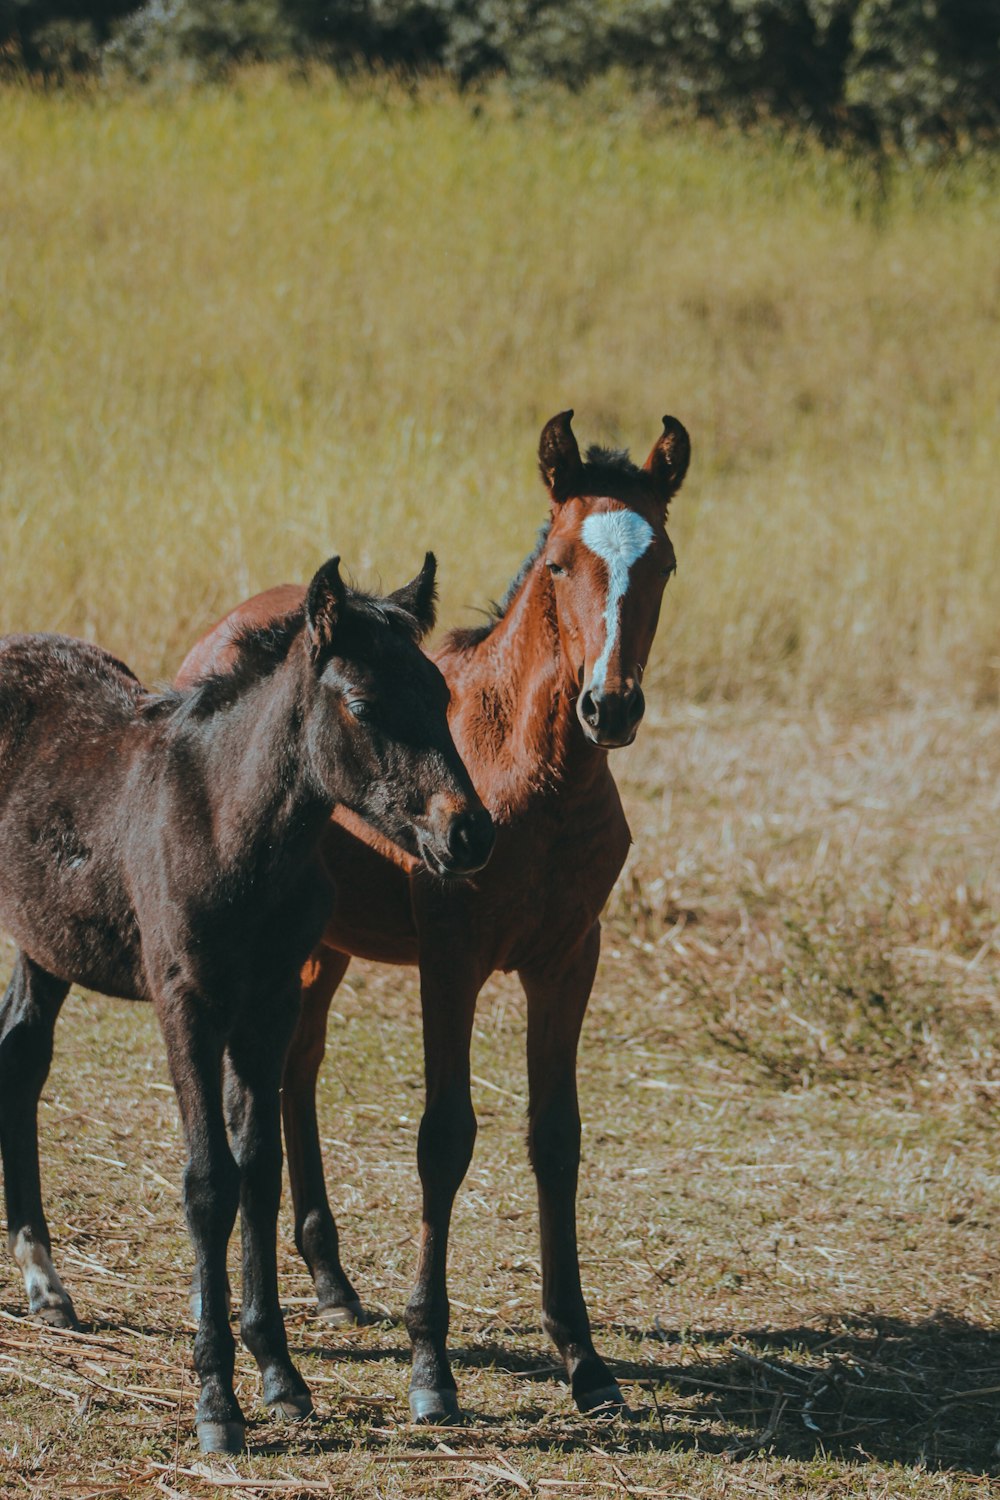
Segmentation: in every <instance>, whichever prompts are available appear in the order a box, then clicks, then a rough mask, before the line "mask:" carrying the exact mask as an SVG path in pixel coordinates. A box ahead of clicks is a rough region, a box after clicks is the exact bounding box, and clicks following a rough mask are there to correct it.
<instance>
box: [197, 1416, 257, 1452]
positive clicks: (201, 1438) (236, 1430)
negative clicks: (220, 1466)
mask: <svg viewBox="0 0 1000 1500" xmlns="http://www.w3.org/2000/svg"><path fill="white" fill-rule="evenodd" d="M196 1425H197V1429H198V1447H199V1448H200V1449H201V1451H202V1453H242V1452H243V1449H244V1448H245V1447H246V1428H245V1427H244V1425H243V1423H242V1422H198V1423H197V1424H196Z"/></svg>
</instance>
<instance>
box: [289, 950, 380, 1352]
mask: <svg viewBox="0 0 1000 1500" xmlns="http://www.w3.org/2000/svg"><path fill="white" fill-rule="evenodd" d="M349 963H350V959H349V957H348V956H347V954H346V953H338V952H337V951H336V950H335V949H333V948H319V949H317V951H316V953H315V954H314V955H313V957H312V958H311V959H310V960H309V962H308V963H307V964H306V966H305V968H304V969H303V971H302V1008H301V1010H300V1012H299V1019H298V1024H297V1025H296V1027H295V1031H294V1034H293V1036H292V1040H291V1043H290V1045H289V1048H288V1056H287V1057H286V1058H285V1072H284V1077H283V1079H282V1087H281V1109H282V1116H283V1119H284V1127H285V1149H286V1151H287V1153H288V1177H289V1181H290V1183H291V1188H292V1203H293V1205H294V1213H295V1244H296V1246H297V1248H298V1251H299V1254H300V1255H301V1256H302V1259H303V1260H304V1261H305V1263H306V1265H307V1266H308V1268H309V1274H310V1275H311V1276H312V1279H313V1284H314V1286H315V1288H316V1297H317V1300H318V1303H319V1311H320V1313H321V1315H322V1316H323V1317H324V1318H325V1319H326V1320H327V1321H328V1322H330V1323H335V1324H340V1325H348V1324H353V1323H363V1322H365V1321H367V1316H366V1314H365V1311H364V1308H363V1307H362V1305H361V1302H360V1301H359V1299H358V1294H357V1292H356V1291H355V1290H354V1287H353V1286H352V1285H351V1282H350V1279H349V1278H348V1275H347V1273H346V1271H345V1270H344V1268H343V1266H342V1265H341V1262H340V1240H339V1236H338V1234H337V1224H336V1220H335V1219H334V1217H333V1213H332V1211H331V1209H330V1201H329V1199H328V1197H327V1193H326V1180H325V1177H324V1173H323V1152H322V1148H321V1146H320V1142H319V1125H318V1122H317V1118H316V1081H317V1078H318V1076H319V1069H320V1064H321V1063H322V1061H323V1054H324V1052H325V1050H326V1022H327V1016H328V1014H329V1011H330V1001H331V1000H332V999H333V996H334V993H335V991H336V989H337V986H338V985H339V984H340V981H341V980H342V979H343V977H344V975H345V974H346V972H347V966H348V964H349Z"/></svg>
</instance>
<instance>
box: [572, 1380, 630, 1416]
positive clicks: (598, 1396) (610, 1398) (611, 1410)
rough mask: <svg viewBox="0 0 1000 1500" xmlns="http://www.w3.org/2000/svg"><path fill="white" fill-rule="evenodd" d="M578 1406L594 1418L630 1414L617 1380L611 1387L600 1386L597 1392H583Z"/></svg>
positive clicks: (577, 1401) (578, 1398) (577, 1399)
mask: <svg viewBox="0 0 1000 1500" xmlns="http://www.w3.org/2000/svg"><path fill="white" fill-rule="evenodd" d="M576 1404H577V1406H578V1407H579V1408H580V1410H581V1411H584V1412H587V1414H588V1415H589V1416H594V1417H605V1416H606V1417H620V1416H624V1415H625V1414H626V1413H627V1412H628V1407H627V1406H626V1404H625V1397H624V1396H623V1395H622V1393H621V1390H620V1389H619V1387H618V1382H617V1381H616V1380H613V1381H612V1382H611V1384H610V1385H602V1386H599V1387H598V1388H597V1390H596V1391H583V1392H581V1394H580V1395H579V1396H577V1398H576Z"/></svg>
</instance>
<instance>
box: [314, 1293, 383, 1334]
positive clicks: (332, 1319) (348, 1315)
mask: <svg viewBox="0 0 1000 1500" xmlns="http://www.w3.org/2000/svg"><path fill="white" fill-rule="evenodd" d="M317 1311H318V1313H319V1316H320V1317H321V1318H322V1319H323V1322H324V1323H329V1324H330V1325H331V1326H332V1327H333V1328H364V1327H366V1326H367V1324H369V1323H374V1321H375V1319H374V1318H373V1317H372V1316H371V1314H370V1313H367V1312H365V1310H364V1308H363V1307H362V1305H361V1303H360V1302H359V1301H358V1299H357V1297H355V1299H354V1301H353V1302H328V1303H327V1304H326V1306H323V1304H322V1303H321V1304H320V1306H319V1308H318V1309H317Z"/></svg>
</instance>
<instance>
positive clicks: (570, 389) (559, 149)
mask: <svg viewBox="0 0 1000 1500" xmlns="http://www.w3.org/2000/svg"><path fill="white" fill-rule="evenodd" d="M998 206H1000V201H998V195H997V192H996V172H995V169H994V167H993V166H992V165H991V164H990V163H989V162H982V161H980V162H978V163H976V162H974V163H971V164H966V165H964V166H959V165H957V164H956V165H955V166H953V167H952V168H950V169H945V170H942V169H940V168H938V169H936V170H935V171H931V170H921V169H917V168H911V169H908V170H906V171H904V170H902V169H900V170H898V171H895V170H889V171H882V172H877V171H876V170H875V169H874V168H873V167H872V166H871V164H870V163H864V162H851V161H847V160H843V159H839V158H836V157H834V156H832V155H830V154H828V153H824V152H823V151H821V150H820V149H818V148H813V147H810V146H808V145H802V144H799V145H795V144H791V143H788V142H784V143H783V142H781V141H778V140H773V139H768V138H765V137H764V136H754V137H740V136H738V135H735V134H724V135H720V134H719V133H717V132H714V131H710V130H707V129H706V130H699V129H694V128H690V127H688V128H684V129H679V128H673V127H670V126H669V125H668V124H667V123H666V122H664V121H663V120H662V119H660V118H657V117H655V116H648V115H643V114H642V112H641V111H640V110H638V109H637V108H629V107H624V108H623V107H620V101H619V100H617V99H616V98H615V97H614V96H613V94H612V93H611V92H609V91H605V92H601V91H599V90H596V91H593V92H591V93H590V94H588V95H586V96H584V97H583V98H581V99H577V100H564V101H561V102H558V103H556V104H552V105H550V106H549V107H542V106H541V105H532V106H530V107H525V108H523V109H520V110H519V109H518V108H516V107H514V106H513V105H511V104H510V103H509V102H503V101H502V100H499V99H494V100H490V99H487V100H485V101H483V100H481V101H479V103H478V104H476V105H475V106H473V105H472V104H470V103H468V102H465V101H463V100H461V99H459V98H458V97H456V96H454V95H453V94H451V93H449V92H447V91H444V90H433V89H432V90H429V91H425V92H424V93H421V94H419V95H414V94H409V93H407V92H405V91H404V90H402V89H401V88H398V87H396V86H393V85H391V84H386V85H382V86H371V87H369V88H368V89H367V90H366V91H362V90H359V89H356V88H354V89H352V88H348V87H346V86H344V85H341V84H338V83H334V82H332V81H331V80H329V79H325V78H314V79H312V80H311V81H309V82H308V83H302V82H299V83H294V82H291V81H288V80H286V79H283V78H281V77H280V76H277V75H275V74H270V73H256V74H247V75H245V76H243V77H242V78H241V79H240V80H239V81H238V84H237V85H236V86H234V87H229V88H226V89H220V90H217V91H209V90H206V91H201V92H195V93H182V94H179V95H173V96H166V95H163V96H155V95H136V96H125V97H102V96H89V97H87V96H83V97H80V96H77V97H71V96H67V95H61V96H45V95H43V94H40V93H33V92H30V91H27V90H24V89H20V88H9V89H7V90H6V91H4V92H2V93H0V224H2V231H0V287H2V297H0V557H2V578H3V589H2V591H0V628H2V629H5V630H8V629H14V628H48V629H60V630H67V631H71V632H77V633H83V634H86V635H91V636H95V637H97V638H98V639H100V640H101V641H102V642H104V643H105V644H107V645H108V646H109V647H111V648H113V649H115V650H117V651H119V652H120V653H122V654H123V655H124V656H125V657H126V658H127V659H128V660H129V661H130V662H132V663H133V664H135V665H136V667H137V668H138V669H140V670H141V671H142V672H144V673H146V674H147V675H157V674H164V673H169V672H170V671H171V669H172V667H173V666H174V665H175V664H176V662H177V661H178V659H179V657H180V656H181V655H182V653H183V651H184V649H185V647H186V645H187V644H188V642H189V641H190V640H191V639H192V637H193V636H194V635H195V634H197V632H198V631H199V630H200V629H201V628H202V626H203V625H204V623H205V622H206V621H207V620H208V619H209V618H211V617H212V616H213V615H214V614H215V613H217V612H219V611H221V610H223V609H224V608H226V607H227V606H228V605H229V604H230V603H231V602H234V601H235V600H236V599H237V598H239V597H240V596H242V595H244V594H246V593H247V592H249V591H251V590H253V589H256V588H259V587H262V586H264V585H266V584H267V583H268V582H271V581H276V580H278V579H282V578H286V577H304V576H306V575H307V574H308V572H309V571H310V570H311V569H312V567H313V566H314V565H315V564H316V563H317V561H318V560H320V559H321V558H322V557H323V556H325V555H326V554H327V553H328V552H330V551H331V550H334V549H336V550H338V551H340V552H341V553H342V554H343V556H344V558H345V560H346V561H347V563H348V564H349V566H350V567H351V568H352V569H353V570H355V572H356V573H357V574H358V575H360V576H361V577H363V578H365V579H371V578H373V577H374V576H376V575H381V576H382V578H383V579H384V580H385V581H386V582H388V583H396V582H398V581H400V580H401V578H402V577H403V576H404V575H408V574H409V573H412V572H413V571H414V570H415V568H416V567H417V565H418V563H419V561H420V558H421V556H422V553H423V550H424V548H425V547H427V546H433V547H434V548H435V549H436V550H437V551H438V553H439V556H440V560H441V564H442V585H443V596H444V617H445V618H446V619H450V620H456V619H457V620H462V619H464V620H469V619H470V618H471V616H470V615H469V613H468V607H469V606H475V605H480V604H483V603H485V601H486V600H487V599H488V598H489V597H490V596H491V595H493V596H495V595H497V594H498V593H499V592H500V591H501V590H502V588H503V587H504V584H505V582H506V580H507V578H508V576H509V575H510V573H511V572H512V571H513V569H514V568H515V566H516V564H517V562H518V561H519V559H520V557H521V556H522V555H523V553H524V552H525V551H526V550H527V548H528V547H529V546H530V543H531V541H532V538H533V535H534V529H535V526H536V524H537V522H538V521H539V520H540V519H541V517H542V514H543V509H544V507H543V495H542V491H541V489H540V487H539V485H538V482H537V479H536V477H535V474H534V447H535V442H536V438H537V432H538V429H539V427H540V425H541V423H542V422H543V421H544V420H545V418H547V417H548V416H549V415H551V414H552V413H553V412H555V411H557V410H559V409H561V408H562V407H565V406H568V405H572V406H574V407H575V408H576V411H577V419H576V427H577V430H578V432H579V434H580V436H581V438H582V439H585V440H594V439H599V440H603V441H610V442H614V443H627V444H630V445H631V446H632V447H633V448H634V449H635V450H637V451H638V453H639V455H640V456H642V455H643V454H644V451H645V449H646V447H647V446H648V445H649V444H650V443H651V442H652V440H653V438H654V437H655V435H656V433H657V431H658V429H659V418H660V416H661V414H662V412H664V411H666V410H670V411H672V412H674V413H676V414H677V415H679V416H680V417H682V418H683V420H684V421H685V422H686V423H687V424H688V426H689V428H690V430H691V432H692V434H693V438H694V444H695V460H694V465H693V468H692V472H691V476H690V480H689V482H688V485H687V487H686V488H685V490H684V492H683V494H682V495H681V497H680V499H679V500H678V502H677V505H676V513H675V518H674V521H673V524H672V534H673V535H674V539H675V543H676V546H677V551H678V554H679V558H680V574H679V577H678V579H677V580H676V584H675V585H674V584H672V585H671V592H670V597H669V603H668V608H667V610H666V613H665V623H664V626H663V627H662V630H661V639H660V643H659V645H658V657H657V672H656V681H657V683H658V684H659V686H660V689H661V690H662V691H663V692H664V693H667V692H669V693H670V694H671V695H678V694H682V695H689V696H695V697H702V698H705V697H712V696H719V695H722V696H735V695H738V694H741V693H743V692H746V691H751V692H753V693H763V694H765V695H769V696H772V697H776V698H778V699H781V700H783V701H795V700H798V701H802V700H807V699H808V700H814V701H815V700H822V701H827V702H835V703H838V704H842V705H844V706H848V707H858V706H869V705H873V704H878V703H881V702H885V701H887V700H897V701H898V700H909V699H921V698H929V697H932V696H941V695H947V696H954V695H957V696H958V697H959V698H961V699H964V700H965V701H970V700H971V701H994V700H995V699H996V697H997V692H998V682H1000V579H998V569H997V560H998V558H1000V506H998V504H997V498H998V497H997V489H998V486H997V458H998V443H997V425H996V423H997V408H998V396H1000V361H998V360H997V358H996V343H997V333H998V322H1000V212H998Z"/></svg>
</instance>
